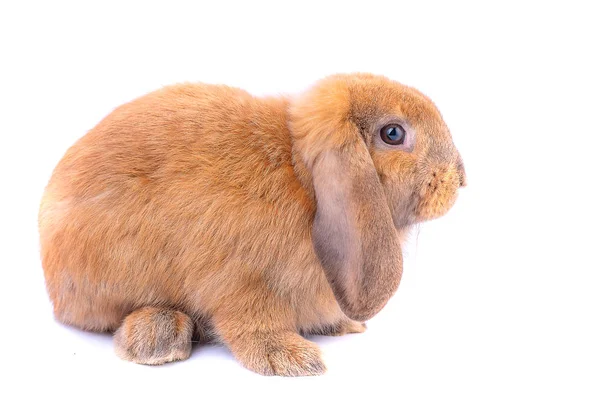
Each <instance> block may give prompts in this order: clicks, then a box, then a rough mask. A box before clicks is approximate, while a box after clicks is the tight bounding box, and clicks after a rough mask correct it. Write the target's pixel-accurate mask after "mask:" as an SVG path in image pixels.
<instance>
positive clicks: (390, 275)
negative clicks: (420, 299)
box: [289, 76, 402, 321]
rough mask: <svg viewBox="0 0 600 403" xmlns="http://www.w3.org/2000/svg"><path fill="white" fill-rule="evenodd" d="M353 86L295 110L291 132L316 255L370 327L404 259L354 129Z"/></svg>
mask: <svg viewBox="0 0 600 403" xmlns="http://www.w3.org/2000/svg"><path fill="white" fill-rule="evenodd" d="M352 86H354V84H353V79H352V78H351V77H346V78H345V77H343V76H340V77H335V76H334V77H332V78H330V79H325V80H324V81H322V82H321V83H320V84H318V85H316V86H315V87H313V89H312V90H311V91H309V92H308V93H306V94H304V95H303V96H302V97H300V98H297V99H295V100H294V101H293V102H292V103H291V105H290V121H289V127H290V130H291V135H292V141H293V146H292V147H293V153H294V159H295V160H296V161H298V160H299V161H301V162H302V164H303V165H304V167H305V168H306V169H307V170H308V172H310V177H311V178H312V183H310V184H308V183H307V186H310V185H312V186H313V188H314V196H315V201H316V214H315V217H314V221H313V224H312V241H313V246H314V250H315V252H316V255H317V257H318V258H319V260H320V262H321V266H322V267H323V271H324V272H325V277H326V278H327V280H328V282H329V284H330V286H331V289H332V290H333V293H334V295H335V298H336V300H337V302H338V304H339V306H340V308H341V309H342V311H343V312H344V313H345V314H346V315H347V316H348V317H349V318H351V319H354V320H358V321H364V320H367V319H369V318H371V317H372V316H374V315H375V314H376V313H377V312H379V310H381V308H383V306H384V305H385V304H386V303H387V301H388V300H389V298H390V297H391V296H392V295H393V294H394V292H395V291H396V289H397V288H398V284H399V283H400V278H401V277H402V251H401V249H400V240H399V239H398V233H397V231H396V227H395V226H394V222H393V220H392V213H391V212H390V208H389V206H388V203H387V198H386V195H385V192H384V189H383V186H382V185H381V181H380V179H379V175H378V174H377V171H376V169H375V165H374V164H373V159H372V158H371V155H370V153H369V148H368V146H367V144H368V142H369V140H370V139H369V138H367V137H363V135H365V136H366V134H365V133H362V132H361V130H359V128H358V126H357V125H356V123H355V122H354V121H353V117H354V116H355V113H354V112H356V104H353V102H352V94H351V92H352V91H351V87H352ZM368 107H369V105H367V108H368ZM363 131H364V130H363ZM306 182H307V181H305V183H306Z"/></svg>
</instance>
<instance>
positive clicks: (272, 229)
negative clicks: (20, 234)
mask: <svg viewBox="0 0 600 403" xmlns="http://www.w3.org/2000/svg"><path fill="white" fill-rule="evenodd" d="M390 119H394V120H396V121H397V120H400V121H402V122H405V124H406V125H407V128H408V130H411V131H413V132H414V135H415V139H416V143H415V146H414V150H412V152H404V151H398V150H395V149H393V148H390V147H386V146H385V145H383V144H382V142H381V140H380V139H379V138H378V136H379V128H380V127H381V124H382V123H385V122H386V121H388V120H390ZM464 182H465V177H464V168H463V165H462V161H461V160H460V156H459V155H458V153H457V151H456V149H455V148H454V146H453V144H452V139H451V137H450V134H449V131H448V129H447V128H446V125H445V124H444V122H443V121H442V118H441V116H440V114H439V112H438V111H437V109H436V108H435V106H434V105H433V104H432V103H431V101H430V100H429V99H427V98H426V97H425V96H423V95H422V94H420V93H419V92H417V91H416V90H414V89H411V88H409V87H405V86H403V85H401V84H398V83H396V82H393V81H390V80H388V79H386V78H383V77H378V76H372V75H367V74H356V75H338V76H332V77H329V78H327V79H325V80H323V81H321V82H320V83H318V84H317V85H316V86H315V87H313V88H312V89H311V90H309V91H308V92H306V93H305V94H304V95H302V96H300V97H298V98H285V97H281V98H255V97H253V96H251V95H250V94H248V93H247V92H245V91H242V90H239V89H234V88H230V87H226V86H214V85H204V84H184V85H177V86H172V87H167V88H164V89H161V90H159V91H156V92H153V93H151V94H148V95H146V96H144V97H141V98H139V99H136V100H134V101H132V102H130V103H128V104H126V105H123V106H121V107H119V108H117V109H116V110H115V111H114V112H113V113H111V114H110V115H109V116H108V117H106V118H105V119H104V120H103V121H102V122H100V123H99V124H98V125H97V126H96V127H95V128H94V129H92V130H91V131H90V132H89V133H88V134H87V135H86V136H84V137H83V138H81V139H80V140H79V141H78V142H77V143H76V144H75V145H74V146H73V147H71V148H70V149H69V150H68V151H67V153H66V155H65V156H64V158H63V159H62V160H61V162H60V163H59V164H58V166H57V167H56V169H55V171H54V173H53V176H52V178H51V180H50V183H49V184H48V187H47V189H46V192H45V194H44V197H43V200H42V203H41V207H40V213H39V228H40V237H41V246H42V251H41V253H42V263H43V267H44V273H45V277H46V284H47V288H48V292H49V294H50V298H51V300H52V302H53V304H54V312H55V315H56V317H57V319H58V320H60V321H62V322H64V323H67V324H70V325H74V326H78V327H80V328H83V329H88V330H96V331H115V330H117V328H119V327H120V328H119V330H118V331H117V334H116V340H117V351H118V352H120V353H119V355H120V356H122V357H124V358H126V359H130V360H133V361H139V362H144V363H159V362H166V361H168V360H169V359H183V358H186V357H187V354H189V352H188V353H187V354H186V353H185V351H183V350H182V348H181V343H180V341H181V339H180V338H181V337H184V338H188V339H189V338H191V335H190V334H189V332H188V330H187V329H188V327H187V325H185V326H183V325H181V323H183V322H186V321H187V319H184V318H190V321H191V322H192V323H193V324H194V326H195V327H196V334H199V335H201V336H202V337H203V338H211V337H214V338H216V339H218V340H220V341H222V342H224V343H225V344H227V345H228V347H229V348H230V349H231V351H232V352H233V354H234V355H235V356H236V357H237V358H238V359H239V360H240V362H241V363H242V364H243V365H245V366H246V367H247V368H250V369H252V370H254V371H257V372H259V373H262V374H275V375H311V374H319V373H322V372H323V371H324V370H325V366H324V365H323V363H322V361H321V359H320V353H319V350H318V348H317V346H316V345H314V344H313V343H310V342H308V341H307V340H305V339H303V338H302V337H301V336H300V335H299V333H302V334H305V333H331V334H338V333H344V332H349V331H361V328H362V327H361V326H362V325H361V324H360V323H358V322H355V321H352V320H351V318H352V319H356V320H359V321H364V320H366V319H368V318H370V317H372V316H373V315H374V314H376V313H377V312H378V311H379V310H380V309H381V308H382V307H383V306H384V305H385V303H386V301H387V300H388V299H389V298H390V297H391V295H392V294H393V293H394V291H395V290H396V288H397V286H398V283H399V281H400V276H401V273H402V262H401V251H400V241H401V239H402V237H403V236H404V234H405V233H406V232H407V230H408V229H409V228H410V226H411V225H412V224H414V223H416V222H419V221H422V220H425V219H431V218H434V217H437V216H440V215H442V214H444V213H445V212H446V211H447V210H448V209H449V208H450V207H451V205H452V203H453V202H454V200H455V198H456V193H457V188H458V187H459V186H460V185H461V184H463V183H464ZM169 318H170V319H169ZM173 318H178V320H179V322H177V321H175V322H177V323H179V324H175V322H173ZM182 321H183V322H182ZM180 326H183V327H182V328H180ZM127 329H129V330H127ZM131 329H134V330H133V331H132V330H131ZM157 329H162V330H160V331H158V330H157ZM182 329H183V330H182ZM331 329H334V330H335V331H334V330H331ZM340 329H341V330H340ZM362 329H363V330H364V328H362ZM157 332H158V334H157ZM144 335H148V338H149V339H148V343H149V344H148V346H143V339H144ZM173 335H177V337H175V336H173ZM188 336H189V337H188ZM174 337H175V339H177V343H175V342H173V340H174ZM160 340H163V343H164V344H166V346H165V345H163V346H157V345H156V343H159V344H160ZM152 346H154V347H152ZM136 349H137V350H136ZM127 351H129V352H127ZM131 351H138V353H134V354H132V353H131ZM182 351H183V352H182ZM140 357H141V358H140Z"/></svg>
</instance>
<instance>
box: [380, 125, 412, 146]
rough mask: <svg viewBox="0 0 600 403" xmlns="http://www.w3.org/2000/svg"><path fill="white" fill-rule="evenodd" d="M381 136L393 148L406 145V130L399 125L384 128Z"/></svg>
mask: <svg viewBox="0 0 600 403" xmlns="http://www.w3.org/2000/svg"><path fill="white" fill-rule="evenodd" d="M380 134H381V139H382V140H383V141H384V142H386V143H387V144H390V145H393V146H396V145H399V144H404V140H405V139H406V130H404V128H403V127H402V126H400V125H398V124H392V125H387V126H384V127H383V129H381V132H380Z"/></svg>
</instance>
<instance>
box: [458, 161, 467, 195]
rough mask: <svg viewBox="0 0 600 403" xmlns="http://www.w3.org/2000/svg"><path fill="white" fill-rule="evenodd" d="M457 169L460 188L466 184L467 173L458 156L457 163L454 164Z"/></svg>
mask: <svg viewBox="0 0 600 403" xmlns="http://www.w3.org/2000/svg"><path fill="white" fill-rule="evenodd" d="M456 170H457V171H458V179H459V182H458V183H459V185H460V187H461V188H463V187H465V186H467V173H466V172H465V165H464V164H463V161H462V158H460V157H459V159H458V165H457V166H456Z"/></svg>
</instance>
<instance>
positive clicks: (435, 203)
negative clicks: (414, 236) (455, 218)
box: [415, 169, 461, 221]
mask: <svg viewBox="0 0 600 403" xmlns="http://www.w3.org/2000/svg"><path fill="white" fill-rule="evenodd" d="M460 181H461V179H460V175H459V173H458V172H457V171H456V169H447V170H437V171H433V172H432V173H431V174H430V175H429V176H428V177H427V178H426V180H425V181H424V184H423V186H422V188H421V191H420V193H419V199H420V200H419V203H418V204H417V207H416V214H415V215H416V217H417V221H426V220H431V219H434V218H438V217H441V216H442V215H444V214H446V213H447V212H448V210H450V208H451V207H452V205H453V204H454V202H455V201H456V197H457V195H458V193H457V190H458V188H459V185H460Z"/></svg>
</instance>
